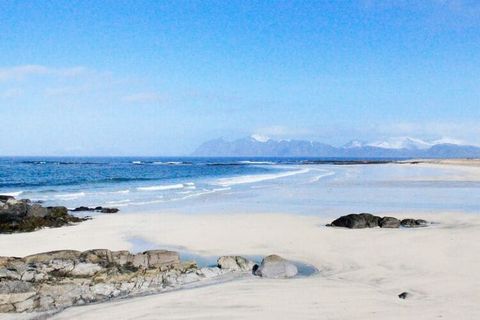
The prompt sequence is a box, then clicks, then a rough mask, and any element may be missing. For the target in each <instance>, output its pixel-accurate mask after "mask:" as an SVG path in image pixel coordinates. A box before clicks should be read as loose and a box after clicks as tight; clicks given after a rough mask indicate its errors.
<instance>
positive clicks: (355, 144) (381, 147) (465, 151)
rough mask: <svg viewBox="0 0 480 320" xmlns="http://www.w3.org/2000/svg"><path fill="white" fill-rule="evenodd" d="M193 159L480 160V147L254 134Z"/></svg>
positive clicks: (209, 145) (215, 144)
mask: <svg viewBox="0 0 480 320" xmlns="http://www.w3.org/2000/svg"><path fill="white" fill-rule="evenodd" d="M192 155H193V156H208V157H210V156H211V157H214V156H218V157H335V158H417V157H422V158H479V157H480V147H477V146H469V145H465V144H462V143H461V142H460V141H458V140H452V139H441V140H436V141H431V142H429V141H424V140H421V139H416V138H410V137H400V138H391V139H387V140H385V141H376V142H368V143H367V142H362V141H358V140H353V141H351V142H349V143H347V144H346V145H344V146H341V147H334V146H331V145H328V144H325V143H321V142H314V141H305V140H279V141H277V140H273V139H270V138H268V137H265V136H261V135H252V136H250V137H247V138H243V139H238V140H234V141H226V140H224V139H215V140H211V141H207V142H205V143H203V144H202V145H200V146H199V147H198V148H197V149H196V150H195V152H193V154H192Z"/></svg>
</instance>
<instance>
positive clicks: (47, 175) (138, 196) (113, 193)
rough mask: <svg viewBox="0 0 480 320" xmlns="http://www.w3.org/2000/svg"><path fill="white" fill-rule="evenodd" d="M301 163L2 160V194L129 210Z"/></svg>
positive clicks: (62, 159) (295, 161)
mask: <svg viewBox="0 0 480 320" xmlns="http://www.w3.org/2000/svg"><path fill="white" fill-rule="evenodd" d="M300 161H302V160H299V159H254V160H251V159H246V158H235V159H233V158H170V157H169V158H162V157H157V158H142V157H109V158H98V157H95V158H78V157H48V158H39V157H4V158H0V194H9V195H13V196H16V197H17V198H28V199H32V200H35V201H43V202H45V203H46V204H49V205H50V204H52V205H53V204H55V205H67V206H69V207H74V206H80V205H91V206H92V205H110V206H120V207H122V206H131V205H142V204H148V203H162V202H166V201H174V200H179V199H183V198H190V197H194V196H197V195H202V194H205V193H211V192H216V191H222V190H225V189H226V188H227V187H226V186H222V185H221V184H219V183H216V181H218V180H219V179H222V178H228V177H237V176H255V175H262V174H268V173H275V172H280V171H284V170H285V169H279V168H276V167H274V166H273V164H277V163H284V164H287V163H298V162H300Z"/></svg>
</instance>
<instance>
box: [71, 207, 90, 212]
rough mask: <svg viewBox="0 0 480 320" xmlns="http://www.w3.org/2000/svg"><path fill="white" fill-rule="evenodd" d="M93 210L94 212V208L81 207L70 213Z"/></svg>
mask: <svg viewBox="0 0 480 320" xmlns="http://www.w3.org/2000/svg"><path fill="white" fill-rule="evenodd" d="M94 210H95V209H94V208H89V207H84V206H81V207H77V208H75V209H73V210H72V211H74V212H79V211H94Z"/></svg>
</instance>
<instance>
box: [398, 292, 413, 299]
mask: <svg viewBox="0 0 480 320" xmlns="http://www.w3.org/2000/svg"><path fill="white" fill-rule="evenodd" d="M410 296H411V294H410V293H408V292H402V293H400V294H399V295H398V297H399V298H400V299H407V298H409V297H410Z"/></svg>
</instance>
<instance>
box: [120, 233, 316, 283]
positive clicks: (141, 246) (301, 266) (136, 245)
mask: <svg viewBox="0 0 480 320" xmlns="http://www.w3.org/2000/svg"><path fill="white" fill-rule="evenodd" d="M128 242H130V243H131V244H132V245H133V248H132V250H131V251H132V252H133V253H138V252H143V251H147V250H156V249H158V248H162V249H165V250H172V251H176V252H178V254H179V256H180V260H182V261H195V262H196V263H197V265H198V266H199V267H200V268H203V267H215V266H217V259H218V257H217V256H202V255H199V254H195V253H192V252H190V251H188V250H185V248H184V247H181V246H168V245H167V246H166V245H159V244H156V243H153V242H150V241H147V240H145V239H143V238H140V237H133V238H129V239H128ZM244 257H245V258H247V259H249V260H251V261H253V262H255V263H256V264H258V265H260V263H261V262H262V259H263V256H256V255H254V256H251V255H245V256H244ZM292 262H293V263H294V264H295V265H296V266H297V269H298V275H297V276H296V278H304V277H309V276H312V275H315V274H317V273H318V272H319V271H318V269H317V268H315V267H314V266H312V265H310V264H308V263H303V262H299V261H292Z"/></svg>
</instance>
